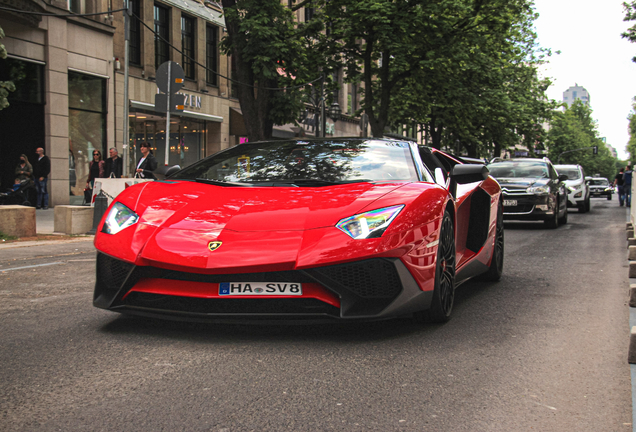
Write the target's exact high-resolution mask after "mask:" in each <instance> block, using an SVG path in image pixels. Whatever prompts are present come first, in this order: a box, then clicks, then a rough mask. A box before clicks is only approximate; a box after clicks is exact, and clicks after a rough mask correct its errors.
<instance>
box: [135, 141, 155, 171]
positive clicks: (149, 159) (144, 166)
mask: <svg viewBox="0 0 636 432" xmlns="http://www.w3.org/2000/svg"><path fill="white" fill-rule="evenodd" d="M140 150H141V155H142V156H143V157H142V158H141V159H140V160H139V163H138V164H137V173H138V174H139V176H140V177H142V178H149V179H155V180H156V179H157V177H155V175H154V174H153V171H154V170H156V169H157V159H155V157H154V155H153V154H152V151H151V150H150V144H148V143H146V142H144V143H141V147H140Z"/></svg>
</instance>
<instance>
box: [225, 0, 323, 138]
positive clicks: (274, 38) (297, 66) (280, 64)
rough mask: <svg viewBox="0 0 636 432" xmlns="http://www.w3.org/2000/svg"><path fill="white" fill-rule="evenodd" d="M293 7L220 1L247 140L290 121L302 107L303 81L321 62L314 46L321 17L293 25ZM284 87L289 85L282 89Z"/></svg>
mask: <svg viewBox="0 0 636 432" xmlns="http://www.w3.org/2000/svg"><path fill="white" fill-rule="evenodd" d="M306 3H307V2H306V1H305V2H303V3H301V4H299V5H297V6H295V7H294V8H288V7H285V6H284V5H283V4H281V2H280V0H222V4H223V13H224V15H225V24H226V26H227V32H228V33H227V36H225V37H224V38H223V40H222V42H221V47H222V49H223V51H224V52H225V53H226V54H229V55H231V56H232V62H233V64H234V65H235V67H236V69H235V70H236V73H235V75H233V76H232V79H233V80H235V83H234V84H235V85H236V89H237V92H238V94H237V96H238V99H239V103H240V105H241V111H242V113H243V120H244V121H245V127H246V129H247V134H248V138H249V140H250V141H258V140H264V139H269V138H271V136H272V129H273V126H274V125H275V124H279V125H282V124H286V123H294V122H295V121H296V118H297V116H298V113H299V112H300V111H301V109H302V108H303V104H302V97H303V89H302V87H297V86H302V85H303V84H306V83H308V82H310V81H312V80H315V79H316V78H317V77H319V76H320V74H321V71H320V67H321V66H322V65H323V63H324V61H323V60H322V59H321V58H320V56H319V55H318V53H317V52H316V50H312V49H311V48H312V46H313V44H314V43H315V38H316V37H317V34H318V33H319V32H320V31H321V30H322V28H323V27H322V24H321V22H320V20H312V22H309V23H304V24H303V25H296V23H295V21H294V14H293V11H295V10H297V9H298V8H299V7H301V6H303V5H304V4H306ZM285 87H296V88H289V89H287V90H280V89H281V88H285Z"/></svg>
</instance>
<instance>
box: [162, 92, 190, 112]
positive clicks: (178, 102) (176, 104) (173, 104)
mask: <svg viewBox="0 0 636 432" xmlns="http://www.w3.org/2000/svg"><path fill="white" fill-rule="evenodd" d="M167 98H168V95H167V94H165V93H159V94H156V95H155V111H157V112H158V113H166V112H167V111H168V101H167ZM185 99H186V95H184V94H181V93H177V94H173V95H170V112H173V113H179V112H182V111H183V110H184V108H185Z"/></svg>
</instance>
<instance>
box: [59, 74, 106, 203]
mask: <svg viewBox="0 0 636 432" xmlns="http://www.w3.org/2000/svg"><path fill="white" fill-rule="evenodd" d="M68 105H69V109H68V118H69V120H68V121H69V189H70V195H71V200H70V201H71V204H81V203H82V200H83V197H84V187H85V186H86V182H87V180H88V169H89V167H88V164H89V162H90V161H91V160H92V159H93V157H92V153H93V150H99V152H100V153H101V154H102V159H103V157H104V154H106V127H105V124H106V80H105V79H103V78H99V77H94V76H91V75H84V74H80V73H76V72H71V71H69V73H68Z"/></svg>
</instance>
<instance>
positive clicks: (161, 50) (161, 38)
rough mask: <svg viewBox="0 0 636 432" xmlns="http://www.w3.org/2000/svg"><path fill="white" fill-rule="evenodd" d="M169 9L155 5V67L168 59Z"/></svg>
mask: <svg viewBox="0 0 636 432" xmlns="http://www.w3.org/2000/svg"><path fill="white" fill-rule="evenodd" d="M169 19H170V11H169V10H168V8H165V7H162V6H159V5H155V67H156V68H159V66H160V65H161V64H162V63H165V62H167V61H168V60H170V46H169V45H168V43H169V41H170V24H169V23H170V20H169Z"/></svg>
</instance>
